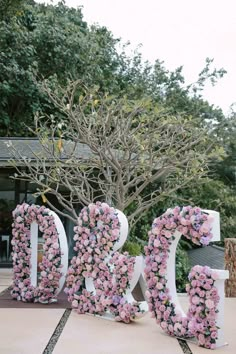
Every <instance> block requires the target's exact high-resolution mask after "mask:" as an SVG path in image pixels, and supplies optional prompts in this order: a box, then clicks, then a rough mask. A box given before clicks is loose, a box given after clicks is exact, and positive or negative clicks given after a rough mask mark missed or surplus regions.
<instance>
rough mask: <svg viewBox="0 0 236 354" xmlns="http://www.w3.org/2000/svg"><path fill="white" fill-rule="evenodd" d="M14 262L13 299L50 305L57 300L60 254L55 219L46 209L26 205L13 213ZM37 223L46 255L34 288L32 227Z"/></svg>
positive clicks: (17, 208) (40, 265) (22, 205)
mask: <svg viewBox="0 0 236 354" xmlns="http://www.w3.org/2000/svg"><path fill="white" fill-rule="evenodd" d="M13 219H14V223H13V224H12V227H13V230H12V234H13V239H12V246H13V252H12V259H13V273H14V275H13V288H12V291H11V295H12V297H13V298H14V299H16V300H21V301H24V302H51V301H53V300H55V299H56V290H57V289H58V286H59V280H60V278H61V276H62V273H61V271H60V269H61V251H60V245H59V241H58V233H57V228H56V225H55V222H54V217H53V216H51V215H49V210H48V209H46V208H45V207H44V206H38V205H29V204H26V203H23V204H21V205H18V206H17V207H16V209H15V210H14V211H13ZM32 222H36V223H37V224H38V225H39V230H40V231H41V232H42V237H43V239H44V245H43V249H44V255H43V258H42V262H40V263H39V268H40V270H41V272H40V274H39V279H38V286H37V287H34V286H32V285H31V281H30V274H31V264H30V259H31V244H30V237H31V235H30V225H31V223H32Z"/></svg>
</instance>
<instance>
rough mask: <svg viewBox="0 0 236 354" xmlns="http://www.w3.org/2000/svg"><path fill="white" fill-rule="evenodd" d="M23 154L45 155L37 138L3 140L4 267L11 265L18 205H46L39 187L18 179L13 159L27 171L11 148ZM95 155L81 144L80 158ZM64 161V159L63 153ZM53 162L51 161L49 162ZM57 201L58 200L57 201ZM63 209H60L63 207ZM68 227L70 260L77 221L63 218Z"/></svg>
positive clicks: (0, 209)
mask: <svg viewBox="0 0 236 354" xmlns="http://www.w3.org/2000/svg"><path fill="white" fill-rule="evenodd" d="M11 144H12V145H13V146H14V148H15V149H16V150H17V151H19V152H20V155H21V156H26V157H27V158H28V157H29V158H32V161H33V160H34V154H38V153H44V154H45V152H42V147H41V144H40V143H39V141H38V140H36V139H30V138H0V267H9V266H11V264H12V262H11V225H12V211H13V210H14V209H15V207H16V206H17V205H18V204H21V203H23V202H26V203H29V204H30V203H35V204H38V205H42V204H43V202H42V199H41V198H40V197H39V198H36V197H35V196H34V193H35V192H36V188H37V186H36V185H35V184H32V183H29V182H27V181H22V180H16V179H14V178H13V177H14V173H15V168H14V167H13V166H12V163H11V161H10V160H11V159H13V160H14V162H15V163H16V164H17V166H18V167H20V168H24V164H23V163H22V161H21V160H20V159H16V158H15V157H14V154H13V153H12V150H11V148H10V147H9V145H11ZM70 148H71V147H70V144H69V142H68V143H67V154H68V151H70ZM90 154H91V151H90V150H89V148H88V147H87V146H85V145H84V144H78V146H77V150H76V158H78V159H80V160H83V159H86V157H88V156H89V155H90ZM61 158H62V159H63V158H64V156H63V154H62V157H61ZM49 163H50V161H49ZM53 202H54V203H55V202H56V201H55V200H54V201H53ZM59 208H60V206H59ZM61 219H62V222H63V224H64V227H65V230H66V234H67V238H68V244H69V258H71V257H72V255H73V227H74V225H73V222H72V221H70V220H69V219H67V218H65V217H64V218H63V217H62V218H61Z"/></svg>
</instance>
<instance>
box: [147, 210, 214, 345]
mask: <svg viewBox="0 0 236 354" xmlns="http://www.w3.org/2000/svg"><path fill="white" fill-rule="evenodd" d="M212 221H213V220H212V217H211V216H209V215H208V214H207V213H204V212H203V211H201V209H200V208H196V207H195V208H193V207H191V206H187V207H182V208H180V207H175V208H174V209H168V210H167V211H166V212H165V213H164V214H163V215H162V216H160V217H159V218H157V219H155V220H154V222H153V225H152V230H151V231H150V232H149V243H148V246H146V247H145V253H146V261H145V263H146V267H145V270H144V273H145V278H146V282H147V288H148V290H147V292H146V296H147V299H148V303H149V310H150V311H151V313H152V317H154V318H156V320H157V323H159V324H160V326H161V328H162V329H163V330H164V331H166V332H167V333H168V334H170V335H173V336H177V337H185V338H186V337H196V338H197V341H198V344H199V345H200V346H203V347H205V348H210V349H214V348H215V347H216V342H217V339H218V328H217V312H218V304H219V300H220V297H219V294H218V291H217V287H216V281H217V279H218V278H219V274H218V273H217V272H216V271H213V270H211V269H210V268H209V267H201V266H195V267H194V268H193V269H192V270H191V273H190V275H189V281H190V284H189V285H188V286H187V292H188V294H189V295H190V308H189V310H188V313H187V315H185V314H184V313H183V311H182V310H181V308H180V307H179V306H177V305H176V303H177V300H176V299H173V298H172V294H174V296H173V297H175V294H176V289H175V291H174V290H173V289H171V290H170V288H171V287H172V288H173V287H174V288H175V278H174V281H173V279H172V283H173V282H174V284H172V283H171V282H169V280H168V278H167V268H168V262H169V260H170V259H169V252H170V248H171V247H172V244H173V243H174V242H175V241H174V240H175V238H176V237H180V236H181V234H182V235H183V236H184V237H186V238H188V239H190V240H191V241H192V242H193V243H195V244H198V245H201V244H202V245H207V244H208V243H209V242H210V240H211V239H212V236H213V235H212V233H211V223H212ZM176 245H177V244H176ZM175 247H176V246H175ZM218 272H220V271H218ZM176 297H177V295H176ZM177 308H178V309H177Z"/></svg>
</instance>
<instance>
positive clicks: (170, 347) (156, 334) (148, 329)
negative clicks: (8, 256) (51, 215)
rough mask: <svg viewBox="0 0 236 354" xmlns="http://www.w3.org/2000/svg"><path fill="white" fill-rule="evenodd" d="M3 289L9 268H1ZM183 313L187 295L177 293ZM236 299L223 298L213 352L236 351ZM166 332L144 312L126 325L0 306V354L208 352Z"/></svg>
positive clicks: (67, 313) (60, 311) (47, 308)
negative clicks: (221, 332)
mask: <svg viewBox="0 0 236 354" xmlns="http://www.w3.org/2000/svg"><path fill="white" fill-rule="evenodd" d="M0 279H1V284H2V285H1V291H3V290H4V289H6V288H7V287H8V286H9V285H10V284H11V271H9V270H2V269H0ZM180 302H181V304H182V307H183V309H184V310H185V311H186V309H187V307H188V299H187V297H186V296H185V295H180ZM235 313H236V299H235V298H231V299H229V298H227V299H226V306H225V340H226V341H227V342H228V343H229V345H227V346H224V347H222V348H219V349H217V350H216V351H215V353H216V354H235V353H236V336H235V326H234V317H235ZM181 342H182V343H181V345H180V341H178V340H177V339H176V338H171V337H169V336H167V335H165V334H164V333H163V332H162V330H161V329H160V327H159V326H158V325H156V323H155V320H153V319H151V318H150V315H149V314H147V315H146V316H144V317H143V318H142V319H140V320H139V321H135V322H133V323H132V324H130V325H126V324H123V323H118V322H112V321H108V320H104V319H102V318H98V317H94V316H87V315H78V314H77V313H75V312H74V311H71V310H70V309H51V308H50V306H47V305H45V309H41V308H40V309H39V308H37V309H33V308H0V354H134V353H135V354H182V353H186V354H209V353H210V351H209V350H207V349H203V348H200V347H198V346H196V345H195V344H193V343H191V342H185V341H181Z"/></svg>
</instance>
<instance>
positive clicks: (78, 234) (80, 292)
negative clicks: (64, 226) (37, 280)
mask: <svg viewBox="0 0 236 354" xmlns="http://www.w3.org/2000/svg"><path fill="white" fill-rule="evenodd" d="M74 231H75V236H74V240H75V247H74V250H75V251H76V252H78V254H77V256H75V257H73V258H72V260H71V266H70V267H69V269H68V273H67V279H66V289H65V292H66V293H67V295H68V300H69V301H70V302H71V303H72V306H73V307H74V308H75V309H76V310H77V312H78V313H91V314H98V315H102V314H104V313H105V312H110V313H112V314H113V315H114V316H115V319H116V320H117V321H123V322H126V323H128V322H130V321H131V320H132V319H134V318H135V317H136V315H138V313H139V307H138V305H137V304H129V303H128V302H127V300H126V299H125V298H124V294H125V290H126V289H127V288H128V287H129V284H130V283H129V282H130V280H131V278H132V274H133V271H134V263H135V257H128V256H127V254H124V255H121V254H119V253H118V252H116V253H115V254H114V255H113V256H112V257H110V253H111V252H112V250H113V247H114V244H115V242H116V241H117V240H118V239H119V234H120V223H119V218H118V216H117V213H116V212H115V209H114V208H111V207H109V205H108V204H106V203H101V202H97V203H96V204H90V205H89V206H88V207H85V208H83V209H82V211H81V213H80V215H79V218H78V225H77V226H76V227H75V228H74ZM85 278H89V279H90V280H92V283H93V286H94V291H88V290H87V289H86V284H85Z"/></svg>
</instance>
